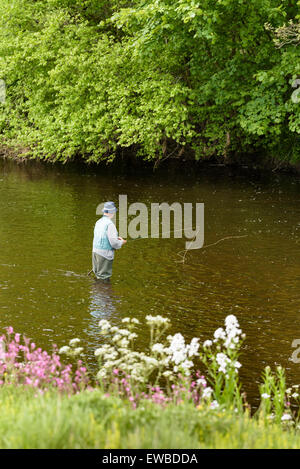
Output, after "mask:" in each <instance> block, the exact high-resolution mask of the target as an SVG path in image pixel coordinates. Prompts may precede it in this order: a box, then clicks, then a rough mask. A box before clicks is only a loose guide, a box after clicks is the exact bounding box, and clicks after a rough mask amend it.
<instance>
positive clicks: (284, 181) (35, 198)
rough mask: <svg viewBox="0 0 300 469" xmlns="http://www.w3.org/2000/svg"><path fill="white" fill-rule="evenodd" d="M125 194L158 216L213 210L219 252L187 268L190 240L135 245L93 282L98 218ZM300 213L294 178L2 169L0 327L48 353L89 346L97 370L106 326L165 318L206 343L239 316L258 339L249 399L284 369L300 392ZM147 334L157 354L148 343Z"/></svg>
mask: <svg viewBox="0 0 300 469" xmlns="http://www.w3.org/2000/svg"><path fill="white" fill-rule="evenodd" d="M119 194H127V196H128V204H131V203H133V202H142V203H144V204H146V206H147V207H150V204H151V203H154V202H168V203H173V202H180V203H185V202H186V203H188V202H193V203H196V202H204V204H205V243H204V244H205V246H208V245H211V246H208V247H207V248H206V249H200V250H194V251H191V252H189V253H188V254H187V256H186V262H185V263H184V264H182V263H180V262H178V260H180V257H179V256H178V253H179V252H180V251H182V250H183V249H184V245H185V239H174V238H171V239H150V238H149V239H139V240H136V241H135V242H133V241H132V242H128V243H127V244H126V246H124V248H122V249H121V251H119V252H117V253H116V259H115V262H114V267H113V278H112V283H111V284H110V285H109V284H100V283H95V281H94V280H93V279H92V278H91V277H89V276H88V275H87V273H88V272H89V270H90V269H91V247H92V238H93V229H94V224H95V222H96V220H97V218H98V217H97V216H96V207H97V206H98V204H99V203H100V202H103V201H105V200H115V201H116V202H118V196H119ZM299 201H300V182H299V178H297V177H296V176H291V175H277V174H274V173H271V174H267V175H264V174H258V173H255V172H249V171H244V172H243V171H242V172H241V171H239V172H237V171H235V170H232V169H229V170H228V169H220V168H215V167H214V168H212V169H211V170H209V168H206V169H205V170H203V171H201V172H198V173H197V174H196V173H195V174H190V175H185V174H183V173H174V174H173V173H172V174H170V173H166V172H163V171H162V172H161V173H155V174H131V175H120V174H114V173H112V172H108V171H105V172H103V171H102V172H101V171H100V170H97V169H94V168H87V167H75V166H72V167H62V166H51V167H49V166H45V165H42V164H27V165H17V164H15V163H12V162H3V161H1V162H0V326H7V325H12V326H14V328H15V330H18V331H20V332H24V333H26V334H27V335H28V336H30V337H32V338H33V339H34V341H35V342H36V343H38V344H39V345H40V346H42V347H46V348H50V345H51V344H52V343H56V344H57V345H58V346H62V345H65V344H66V343H67V342H68V341H69V340H70V339H71V338H73V337H80V338H81V339H82V342H83V344H84V345H85V346H86V348H87V349H88V354H89V361H90V362H91V363H92V362H93V361H94V356H93V351H94V349H95V348H96V347H97V346H98V344H99V343H101V342H102V341H103V340H104V338H103V337H102V336H100V335H99V331H98V327H97V326H98V322H99V320H100V319H101V318H107V319H109V320H111V321H112V322H113V323H114V324H119V323H120V321H121V320H122V318H124V317H125V316H129V315H131V316H135V317H137V318H138V319H140V320H141V321H143V319H144V317H145V316H146V314H161V315H163V316H166V317H169V318H170V320H171V322H172V325H173V326H172V330H171V331H170V332H171V333H173V332H178V331H181V332H182V333H183V334H184V335H185V336H186V338H187V339H190V338H192V337H193V336H198V337H200V338H201V340H205V339H208V338H210V337H211V335H212V334H213V332H214V330H215V329H216V328H217V327H220V326H221V325H222V323H223V321H224V318H225V317H226V315H228V314H235V315H236V316H237V317H238V319H239V321H240V323H241V326H242V328H243V330H244V331H245V332H246V335H247V339H246V343H245V347H244V350H243V356H242V357H241V361H242V363H243V367H242V369H241V374H242V378H243V382H245V384H246V388H247V391H248V394H249V395H250V397H253V398H255V396H256V395H257V383H258V381H259V379H260V375H261V371H262V369H263V367H264V366H265V365H266V364H270V365H271V366H273V365H274V364H281V365H283V366H285V367H286V368H287V371H288V379H289V380H290V381H292V382H293V383H296V382H299V381H300V364H295V363H293V362H291V361H290V360H289V358H290V357H291V355H292V352H293V349H292V346H291V344H292V342H293V340H295V339H300V321H299V312H300V298H299V278H300V249H299V230H300V217H299V213H300V205H299ZM236 236H238V237H239V238H230V237H236ZM242 236H245V237H242ZM224 238H229V239H224ZM221 239H223V241H221V242H218V241H219V240H221ZM140 334H141V345H143V344H146V343H147V331H145V329H143V328H142V327H141V330H140Z"/></svg>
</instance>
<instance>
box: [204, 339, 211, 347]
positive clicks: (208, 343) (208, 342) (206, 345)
mask: <svg viewBox="0 0 300 469" xmlns="http://www.w3.org/2000/svg"><path fill="white" fill-rule="evenodd" d="M211 346H212V341H211V340H206V341H205V342H204V343H203V347H204V348H208V347H211Z"/></svg>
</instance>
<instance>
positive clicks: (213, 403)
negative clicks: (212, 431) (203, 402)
mask: <svg viewBox="0 0 300 469" xmlns="http://www.w3.org/2000/svg"><path fill="white" fill-rule="evenodd" d="M210 407H211V409H218V407H220V405H219V403H218V401H212V403H211V404H210Z"/></svg>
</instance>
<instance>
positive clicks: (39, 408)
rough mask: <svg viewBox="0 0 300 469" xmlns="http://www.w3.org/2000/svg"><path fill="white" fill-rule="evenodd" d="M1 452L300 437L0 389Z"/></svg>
mask: <svg viewBox="0 0 300 469" xmlns="http://www.w3.org/2000/svg"><path fill="white" fill-rule="evenodd" d="M0 399H1V414H0V448H1V449H11V448H14V449H20V448H22V449H29V448H34V449H35V448H41V449H44V448H50V449H66V448H75V449H87V448H91V449H99V448H106V449H114V448H119V449H123V448H124V449H131V448H145V449H152V448H155V449H156V448H157V449H160V448H161V449H169V448H173V449H176V448H180V449H182V448H193V449H196V448H299V445H300V437H299V433H298V432H296V431H295V430H293V429H283V428H282V426H281V425H279V424H274V423H273V424H272V423H267V422H264V421H259V420H257V419H254V418H250V417H249V416H247V415H246V414H245V415H243V416H240V415H237V414H235V413H234V412H233V413H232V412H229V411H226V412H224V411H221V410H220V409H218V410H211V409H208V408H201V409H200V408H198V409H197V408H195V407H194V406H193V405H191V404H188V403H184V404H182V405H177V406H175V405H169V406H168V407H166V408H165V409H162V408H161V407H160V406H158V405H156V404H153V403H150V402H145V403H144V404H143V405H141V406H139V407H138V408H137V409H133V408H132V407H130V406H129V405H128V404H126V402H124V401H122V400H121V399H118V398H115V397H113V396H109V397H108V396H105V395H103V394H102V393H101V391H99V390H98V391H97V390H94V391H84V392H80V393H79V394H76V395H73V396H70V397H68V396H67V395H64V396H60V395H59V394H56V393H54V392H48V393H47V394H44V395H36V394H35V391H34V390H32V389H29V388H27V389H26V388H15V387H12V386H4V387H1V388H0Z"/></svg>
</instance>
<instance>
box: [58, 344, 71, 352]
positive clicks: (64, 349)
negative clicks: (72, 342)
mask: <svg viewBox="0 0 300 469" xmlns="http://www.w3.org/2000/svg"><path fill="white" fill-rule="evenodd" d="M68 352H70V347H68V345H64V346H63V347H61V348H60V349H59V352H58V353H68Z"/></svg>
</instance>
